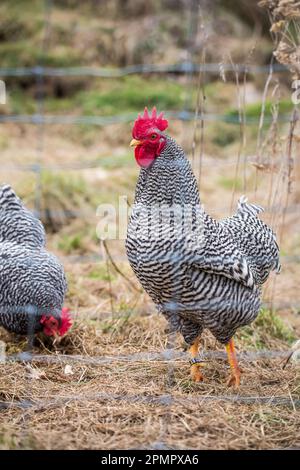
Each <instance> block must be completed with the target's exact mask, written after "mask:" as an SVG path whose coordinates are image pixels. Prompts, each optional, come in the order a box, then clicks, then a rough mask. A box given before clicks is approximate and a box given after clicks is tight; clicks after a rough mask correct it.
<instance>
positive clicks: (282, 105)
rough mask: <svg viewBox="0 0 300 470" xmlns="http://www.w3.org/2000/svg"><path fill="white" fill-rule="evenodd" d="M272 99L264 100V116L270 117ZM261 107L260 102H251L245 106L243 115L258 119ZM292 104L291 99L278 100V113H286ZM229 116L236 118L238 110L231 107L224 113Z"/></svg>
mask: <svg viewBox="0 0 300 470" xmlns="http://www.w3.org/2000/svg"><path fill="white" fill-rule="evenodd" d="M273 104H274V103H273V102H272V101H266V103H265V116H268V117H270V116H271V115H272V106H273ZM261 107H262V103H261V102H258V103H253V104H249V105H247V106H245V116H246V119H247V118H252V119H254V118H256V119H259V118H260V115H261ZM293 107H294V105H293V103H292V101H291V100H289V99H285V100H282V101H280V102H279V113H280V114H287V113H289V112H290V111H292V109H293ZM225 115H226V116H227V117H229V118H234V119H238V118H239V111H238V110H237V109H231V110H229V111H227V113H226V114H225Z"/></svg>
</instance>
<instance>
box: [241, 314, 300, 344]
mask: <svg viewBox="0 0 300 470" xmlns="http://www.w3.org/2000/svg"><path fill="white" fill-rule="evenodd" d="M237 336H238V337H239V339H241V340H242V341H243V343H244V344H245V346H254V347H255V348H256V349H266V348H268V347H269V341H270V338H272V339H277V340H280V341H282V342H284V343H287V344H292V343H293V342H294V341H295V339H296V336H295V334H294V331H293V330H292V329H291V328H290V327H289V326H288V325H286V324H285V323H284V321H283V320H282V319H281V317H279V315H278V314H276V312H272V311H271V310H269V309H266V308H262V309H261V310H260V312H259V314H258V317H257V319H256V320H255V321H254V322H253V323H251V325H248V326H246V327H244V328H241V329H240V330H239V332H238V334H237Z"/></svg>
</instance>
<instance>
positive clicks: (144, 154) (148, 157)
mask: <svg viewBox="0 0 300 470" xmlns="http://www.w3.org/2000/svg"><path fill="white" fill-rule="evenodd" d="M155 153H156V152H155V149H154V148H149V147H146V146H145V145H138V146H137V147H135V149H134V156H135V159H136V161H137V163H138V165H140V166H142V167H143V168H148V166H150V165H151V163H152V162H153V160H154V159H155V156H156V155H155Z"/></svg>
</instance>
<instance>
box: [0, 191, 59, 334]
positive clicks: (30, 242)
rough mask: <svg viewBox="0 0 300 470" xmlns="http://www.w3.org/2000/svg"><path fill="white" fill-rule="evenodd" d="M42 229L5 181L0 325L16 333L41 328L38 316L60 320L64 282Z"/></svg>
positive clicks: (0, 202)
mask: <svg viewBox="0 0 300 470" xmlns="http://www.w3.org/2000/svg"><path fill="white" fill-rule="evenodd" d="M45 242H46V237H45V230H44V227H43V225H42V224H41V222H40V221H39V220H38V219H37V218H36V217H35V216H34V215H33V214H32V213H31V212H30V211H29V210H28V209H26V208H25V207H24V206H23V204H22V201H21V200H20V199H19V198H18V197H17V196H16V194H15V192H14V191H13V189H12V188H11V187H10V186H9V185H3V186H2V187H1V188H0V325H1V326H3V327H4V328H6V329H7V330H9V331H11V332H15V333H18V334H29V333H35V332H38V331H40V330H42V329H43V325H42V324H41V322H40V320H41V318H42V316H43V315H44V316H48V317H50V316H52V317H53V318H54V319H57V320H58V323H59V324H61V314H62V306H63V302H64V297H65V293H66V290H67V283H66V279H65V274H64V270H63V267H62V265H61V264H60V262H59V261H58V259H57V258H56V257H55V256H53V255H52V254H50V253H49V252H47V251H46V249H45Z"/></svg>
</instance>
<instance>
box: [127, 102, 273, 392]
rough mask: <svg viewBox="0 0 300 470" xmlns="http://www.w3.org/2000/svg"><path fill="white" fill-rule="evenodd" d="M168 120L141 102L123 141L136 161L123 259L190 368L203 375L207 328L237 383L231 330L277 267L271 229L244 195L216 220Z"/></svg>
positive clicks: (255, 305) (249, 316)
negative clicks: (176, 335)
mask: <svg viewBox="0 0 300 470" xmlns="http://www.w3.org/2000/svg"><path fill="white" fill-rule="evenodd" d="M167 127H168V121H167V120H166V119H165V118H164V116H163V114H162V113H161V114H159V115H158V114H157V112H156V109H155V108H153V110H152V113H151V115H150V114H149V113H148V110H147V108H145V111H144V114H143V116H140V115H139V116H138V118H137V119H136V121H135V123H134V127H133V131H132V136H133V140H132V141H131V143H130V145H131V146H133V147H134V148H135V159H136V162H137V163H138V165H139V166H140V167H141V170H140V174H139V178H138V182H137V185H136V191H135V200H134V204H133V207H132V212H131V216H130V220H129V225H128V230H127V239H126V251H127V256H128V259H129V262H130V265H131V267H132V269H133V271H134V272H135V274H136V276H137V278H138V279H139V281H140V283H141V284H142V286H143V287H144V289H145V290H146V292H147V293H148V294H149V295H150V297H151V299H152V300H153V302H154V303H155V305H156V307H157V309H158V311H159V312H161V313H162V314H163V315H164V316H165V317H166V318H167V320H168V321H169V323H170V326H171V327H172V329H173V330H175V331H179V332H181V334H182V335H183V337H184V339H185V341H186V342H187V343H188V345H189V353H190V356H191V360H190V362H191V375H192V379H193V380H194V381H196V382H198V381H201V380H203V375H202V371H201V366H202V362H203V361H201V360H200V358H199V356H198V353H199V345H200V337H201V334H202V332H203V330H204V329H208V330H210V331H211V333H212V334H213V335H214V336H215V338H216V339H217V340H218V341H219V342H221V343H222V344H224V345H225V346H226V350H227V354H228V359H229V364H230V368H231V375H230V378H229V380H228V385H232V386H234V387H239V385H240V374H241V373H240V369H239V366H238V362H237V358H236V353H235V346H234V341H233V336H234V333H235V332H236V330H237V329H238V328H240V327H242V326H245V325H248V324H249V323H251V322H252V321H254V320H255V318H256V317H257V315H258V312H259V308H260V297H261V285H262V284H263V283H264V282H265V281H266V279H267V277H268V276H269V274H270V272H271V271H272V270H276V271H277V272H279V270H280V263H279V249H278V245H277V242H276V236H275V234H274V233H273V231H272V230H271V228H270V227H268V226H267V225H266V224H265V223H264V222H263V221H262V220H260V219H259V218H258V214H259V212H261V210H262V209H261V207H259V206H256V205H254V204H249V203H248V202H247V199H246V198H245V197H242V198H241V199H240V201H239V203H238V209H237V212H236V214H235V215H233V216H232V217H229V218H227V219H224V220H221V221H217V220H215V219H213V218H212V217H210V216H209V215H208V214H207V213H206V212H205V211H204V209H203V207H202V205H201V204H200V198H199V192H198V187H197V182H196V179H195V176H194V174H193V171H192V168H191V166H190V163H189V161H188V160H187V158H186V157H185V154H184V152H183V150H182V149H181V147H180V146H179V145H178V144H177V143H176V142H175V140H174V139H172V138H171V137H169V136H168V135H167V134H166V133H165V132H164V131H165V130H166V129H167Z"/></svg>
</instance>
